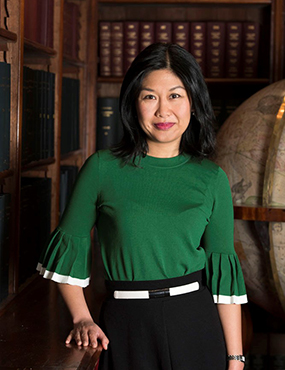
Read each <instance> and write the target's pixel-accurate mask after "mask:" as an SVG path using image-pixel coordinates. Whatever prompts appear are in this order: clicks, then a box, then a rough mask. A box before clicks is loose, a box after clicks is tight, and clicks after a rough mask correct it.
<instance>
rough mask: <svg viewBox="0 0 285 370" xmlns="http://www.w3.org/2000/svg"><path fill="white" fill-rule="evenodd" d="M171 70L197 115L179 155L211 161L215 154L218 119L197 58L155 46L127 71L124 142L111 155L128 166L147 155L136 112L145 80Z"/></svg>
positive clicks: (166, 46) (163, 45) (123, 94)
mask: <svg viewBox="0 0 285 370" xmlns="http://www.w3.org/2000/svg"><path fill="white" fill-rule="evenodd" d="M160 69H168V70H170V71H172V72H173V73H174V74H175V75H176V76H177V77H179V78H180V80H181V81H182V83H183V85H184V87H185V89H186V91H187V94H188V98H189V100H190V101H191V102H192V105H191V108H192V109H193V111H194V115H192V116H191V124H190V125H189V126H188V128H187V129H186V131H185V132H184V133H183V135H182V138H181V142H180V153H188V154H191V155H193V156H195V157H200V158H201V157H202V158H203V157H208V156H210V155H211V154H212V153H213V151H214V146H215V134H214V128H213V127H214V122H215V116H214V113H213V109H212V104H211V100H210V97H209V93H208V89H207V86H206V83H205V81H204V78H203V75H202V72H201V68H200V66H199V64H198V63H197V62H196V60H195V58H194V57H193V56H192V55H191V54H190V53H189V52H188V51H186V50H185V49H183V48H182V47H181V46H179V45H177V44H166V43H156V44H152V45H150V46H148V47H147V48H145V49H144V50H143V51H142V52H141V53H140V54H139V55H138V56H137V57H136V58H135V59H134V61H133V62H132V64H131V66H130V68H129V69H128V71H127V73H126V75H125V78H124V81H123V84H122V87H121V93H120V115H121V122H122V124H123V132H124V135H123V139H122V141H121V142H120V143H119V144H118V145H117V146H115V147H113V148H112V152H113V154H114V155H115V156H116V157H121V158H123V159H124V161H125V162H126V163H127V162H129V161H130V160H132V161H133V162H134V161H135V158H136V157H137V156H138V157H140V156H144V155H146V153H147V152H148V145H147V141H146V134H145V133H144V131H143V130H142V128H141V126H140V124H139V122H138V118H137V111H136V101H137V99H138V96H139V94H140V91H141V87H142V82H143V79H144V78H145V77H146V76H147V75H148V74H149V73H151V72H153V71H156V70H160Z"/></svg>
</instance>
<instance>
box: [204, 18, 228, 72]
mask: <svg viewBox="0 0 285 370" xmlns="http://www.w3.org/2000/svg"><path fill="white" fill-rule="evenodd" d="M225 26H226V25H225V22H207V77H209V78H220V77H224V60H225V28H226V27H225Z"/></svg>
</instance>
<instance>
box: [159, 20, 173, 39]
mask: <svg viewBox="0 0 285 370" xmlns="http://www.w3.org/2000/svg"><path fill="white" fill-rule="evenodd" d="M155 40H156V42H172V23H171V22H156V24H155Z"/></svg>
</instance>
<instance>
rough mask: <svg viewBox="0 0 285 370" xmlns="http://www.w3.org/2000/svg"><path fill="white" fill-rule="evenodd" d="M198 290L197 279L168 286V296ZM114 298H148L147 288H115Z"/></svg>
mask: <svg viewBox="0 0 285 370" xmlns="http://www.w3.org/2000/svg"><path fill="white" fill-rule="evenodd" d="M196 290H199V283H198V281H196V282H194V283H190V284H186V285H181V286H177V287H173V288H169V294H170V296H175V295H179V294H186V293H190V292H195V291H196ZM114 298H116V299H149V291H148V290H115V291H114Z"/></svg>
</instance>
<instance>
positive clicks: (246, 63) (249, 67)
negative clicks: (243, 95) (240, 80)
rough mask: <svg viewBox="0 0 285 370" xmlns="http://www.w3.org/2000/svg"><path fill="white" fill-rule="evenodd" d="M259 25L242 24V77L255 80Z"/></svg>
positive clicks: (252, 23)
mask: <svg viewBox="0 0 285 370" xmlns="http://www.w3.org/2000/svg"><path fill="white" fill-rule="evenodd" d="M258 50H259V24H258V23H257V22H245V23H244V24H243V57H242V61H243V65H242V77H244V78H255V77H257V75H258Z"/></svg>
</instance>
